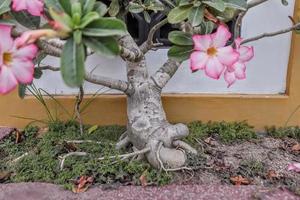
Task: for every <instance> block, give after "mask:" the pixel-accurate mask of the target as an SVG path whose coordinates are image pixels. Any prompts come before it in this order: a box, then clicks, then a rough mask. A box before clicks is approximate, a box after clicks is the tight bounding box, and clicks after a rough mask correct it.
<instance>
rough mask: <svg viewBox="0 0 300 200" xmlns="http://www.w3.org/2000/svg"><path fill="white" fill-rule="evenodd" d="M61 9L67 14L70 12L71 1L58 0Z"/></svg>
mask: <svg viewBox="0 0 300 200" xmlns="http://www.w3.org/2000/svg"><path fill="white" fill-rule="evenodd" d="M58 1H59V3H60V5H61V7H62V8H63V10H64V11H65V12H66V13H67V14H68V15H71V14H72V2H71V1H70V0H58Z"/></svg>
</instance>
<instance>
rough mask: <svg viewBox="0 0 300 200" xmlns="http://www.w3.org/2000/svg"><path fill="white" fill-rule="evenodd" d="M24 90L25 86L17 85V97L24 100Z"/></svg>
mask: <svg viewBox="0 0 300 200" xmlns="http://www.w3.org/2000/svg"><path fill="white" fill-rule="evenodd" d="M26 89H27V85H25V84H19V87H18V95H19V97H20V98H21V99H24V98H25V96H26Z"/></svg>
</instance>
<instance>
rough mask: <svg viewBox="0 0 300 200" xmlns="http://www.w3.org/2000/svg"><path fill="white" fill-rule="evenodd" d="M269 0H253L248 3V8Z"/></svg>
mask: <svg viewBox="0 0 300 200" xmlns="http://www.w3.org/2000/svg"><path fill="white" fill-rule="evenodd" d="M267 1H268V0H252V1H250V2H249V3H248V9H250V8H253V7H255V6H258V5H260V4H262V3H265V2H267Z"/></svg>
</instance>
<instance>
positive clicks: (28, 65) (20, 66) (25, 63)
mask: <svg viewBox="0 0 300 200" xmlns="http://www.w3.org/2000/svg"><path fill="white" fill-rule="evenodd" d="M10 67H11V70H12V72H13V74H14V76H15V77H16V79H17V80H18V82H19V83H23V84H29V83H31V82H32V80H33V72H34V64H33V63H32V61H30V60H20V59H14V60H13V62H12V63H11V66H10Z"/></svg>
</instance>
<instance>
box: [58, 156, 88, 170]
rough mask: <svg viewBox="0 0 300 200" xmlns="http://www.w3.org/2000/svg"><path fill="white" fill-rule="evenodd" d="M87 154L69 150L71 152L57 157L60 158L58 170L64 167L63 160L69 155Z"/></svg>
mask: <svg viewBox="0 0 300 200" xmlns="http://www.w3.org/2000/svg"><path fill="white" fill-rule="evenodd" d="M87 155H88V154H87V153H86V152H71V153H68V154H66V155H64V156H62V157H59V159H60V165H59V166H60V170H63V169H64V164H65V160H66V159H67V158H68V157H70V156H87Z"/></svg>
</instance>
